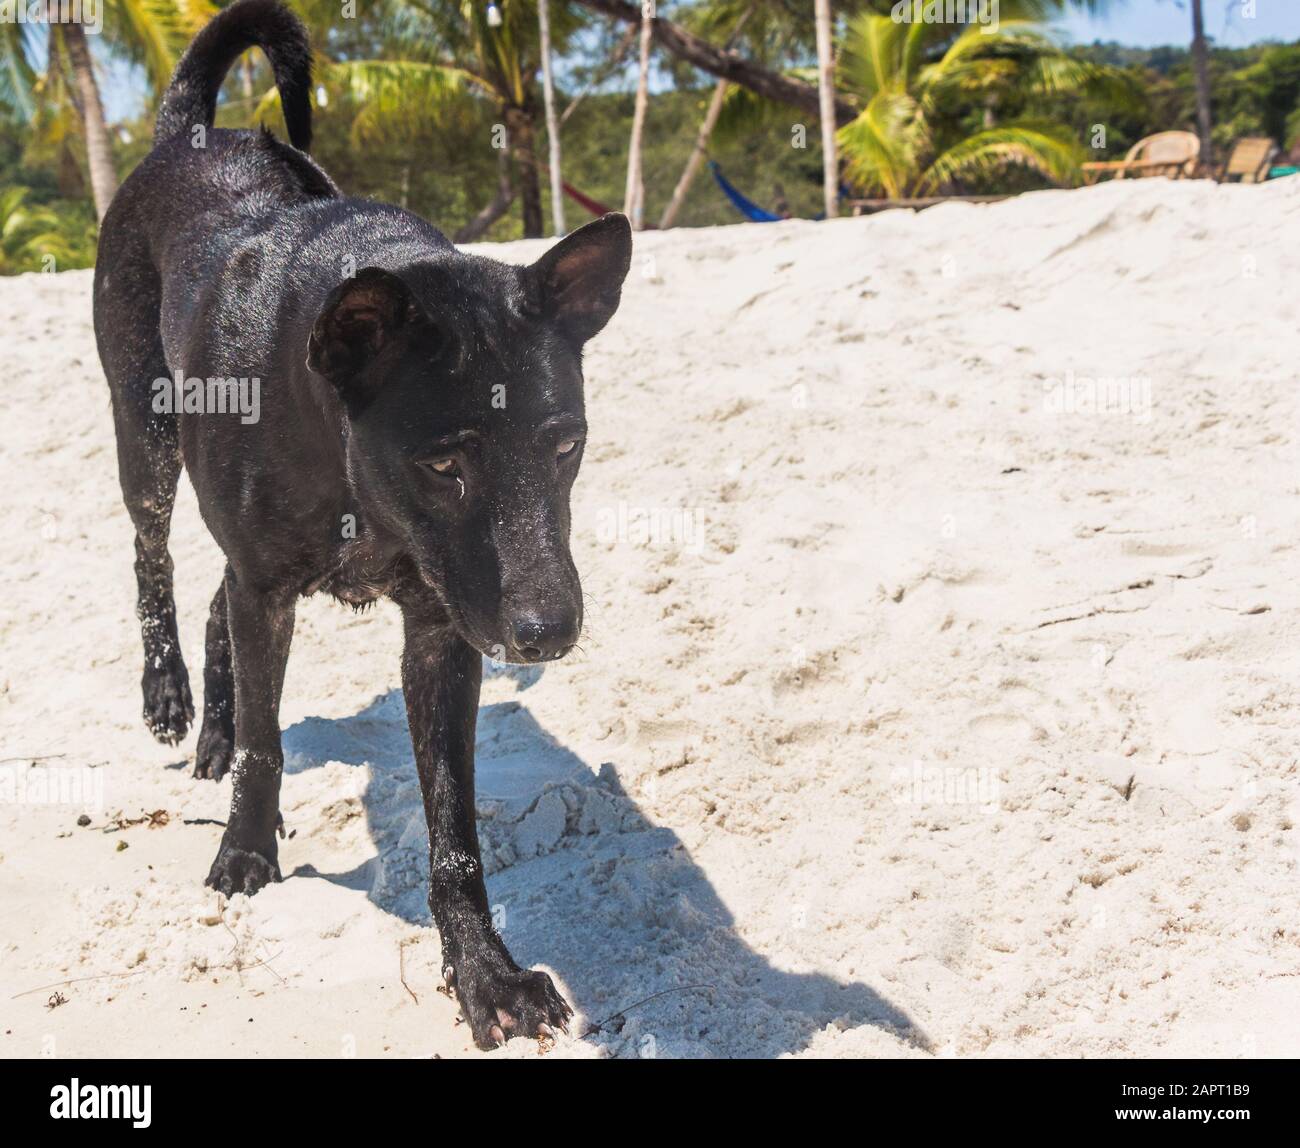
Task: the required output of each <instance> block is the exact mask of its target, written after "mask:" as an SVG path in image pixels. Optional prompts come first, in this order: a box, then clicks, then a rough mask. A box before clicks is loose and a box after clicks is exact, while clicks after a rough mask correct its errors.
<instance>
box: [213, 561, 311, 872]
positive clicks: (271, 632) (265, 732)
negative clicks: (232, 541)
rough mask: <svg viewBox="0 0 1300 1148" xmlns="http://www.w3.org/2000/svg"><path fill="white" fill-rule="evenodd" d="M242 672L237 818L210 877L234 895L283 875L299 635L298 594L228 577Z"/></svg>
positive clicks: (237, 670) (238, 675)
mask: <svg viewBox="0 0 1300 1148" xmlns="http://www.w3.org/2000/svg"><path fill="white" fill-rule="evenodd" d="M226 602H227V612H228V617H229V620H230V646H231V655H232V658H233V662H234V674H235V753H234V763H233V770H232V772H233V776H234V781H233V787H234V791H233V793H232V794H231V798H230V820H229V822H228V823H227V825H226V832H225V835H224V836H223V837H222V838H221V848H220V849H219V850H218V851H217V859H216V860H215V861H213V863H212V870H211V872H209V873H208V879H207V884H209V885H211V886H212V887H213V888H214V889H219V890H221V892H223V893H225V894H227V895H228V896H229V895H232V894H234V893H249V894H252V893H256V892H257V891H258V890H259V889H260V888H261V887H262V886H263V885H265V884H267V883H268V882H271V881H279V880H280V865H279V856H278V849H277V847H276V840H275V833H276V827H277V825H278V823H279V819H280V773H281V770H282V769H283V767H284V754H283V752H282V750H281V748H280V692H281V690H282V689H283V687H284V668H285V665H286V664H287V662H288V660H289V643H290V642H291V641H292V639H293V618H294V596H293V595H292V594H265V593H260V592H258V591H256V590H253V589H251V588H247V587H241V586H240V585H239V582H238V579H236V578H235V577H234V575H233V574H229V573H228V574H227V576H226Z"/></svg>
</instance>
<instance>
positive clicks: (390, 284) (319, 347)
mask: <svg viewBox="0 0 1300 1148" xmlns="http://www.w3.org/2000/svg"><path fill="white" fill-rule="evenodd" d="M419 314H420V312H419V307H418V304H416V302H415V300H414V298H413V296H412V295H411V291H410V288H409V287H407V286H406V284H405V283H403V282H402V280H401V279H399V278H398V277H397V276H396V275H394V274H392V272H389V271H384V270H382V269H381V268H379V267H363V268H362V269H361V270H360V271H358V272H357V273H356V275H355V276H353V278H351V279H345V280H344V281H343V282H342V283H340V284H339V285H338V286H337V287H335V288H334V290H333V291H331V292H330V294H329V297H328V298H327V299H326V300H325V305H324V306H323V307H322V308H321V309H320V314H318V315H317V316H316V322H315V323H314V324H313V325H312V329H311V336H310V338H309V339H308V340H307V366H308V368H309V369H310V370H313V371H315V372H316V373H317V374H318V375H322V376H324V377H325V378H327V379H328V380H329V381H330V382H331V383H333V384H334V385H335V386H336V387H337V388H338V389H339V391H340V392H341V393H342V394H343V396H344V398H346V399H348V400H350V401H356V400H362V401H363V400H365V399H367V398H371V397H373V393H374V392H375V391H377V390H378V387H379V380H377V379H374V378H369V379H368V378H367V372H366V368H367V367H368V366H369V365H370V364H371V363H372V362H373V361H374V359H375V358H376V356H378V355H379V353H380V352H381V351H382V350H383V349H384V347H386V346H387V345H388V344H389V343H390V342H391V341H392V339H393V337H394V336H395V335H396V334H397V332H398V331H399V330H401V328H402V327H404V326H405V325H406V324H408V323H410V322H412V321H413V320H415V319H416V318H417V317H418V315H419Z"/></svg>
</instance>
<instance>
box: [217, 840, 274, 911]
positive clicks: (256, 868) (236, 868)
mask: <svg viewBox="0 0 1300 1148" xmlns="http://www.w3.org/2000/svg"><path fill="white" fill-rule="evenodd" d="M269 852H270V854H271V856H270V857H269V858H268V857H267V856H265V855H263V854H262V853H260V852H257V851H255V850H251V849H240V848H239V847H237V846H235V845H229V844H227V843H226V842H225V841H223V842H222V843H221V848H220V849H219V850H218V851H217V857H216V860H215V861H213V862H212V868H211V870H210V871H209V872H208V877H207V880H206V881H204V882H203V883H204V884H205V885H208V886H210V887H211V888H213V889H216V890H217V892H219V893H224V894H225V895H226V896H227V897H233V896H234V895H235V894H236V893H246V894H247V895H248V896H250V897H251V896H252V895H253V894H254V893H256V892H257V891H258V890H259V889H261V888H263V887H265V886H266V885H269V884H271V883H272V882H274V881H282V880H283V879H284V878H283V877H281V876H280V866H279V863H278V862H277V861H276V860H275V849H274V847H272V848H271V849H270V850H269Z"/></svg>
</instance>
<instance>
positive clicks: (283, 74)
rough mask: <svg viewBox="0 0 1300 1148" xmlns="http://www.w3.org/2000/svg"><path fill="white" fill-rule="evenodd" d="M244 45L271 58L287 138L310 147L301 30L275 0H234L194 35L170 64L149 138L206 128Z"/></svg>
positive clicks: (307, 54) (307, 66) (307, 62)
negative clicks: (170, 73)
mask: <svg viewBox="0 0 1300 1148" xmlns="http://www.w3.org/2000/svg"><path fill="white" fill-rule="evenodd" d="M249 48H261V49H262V51H263V52H265V53H266V58H267V59H268V60H270V62H271V71H272V73H273V74H274V75H275V86H276V87H277V88H279V89H280V106H281V108H282V109H283V111H284V122H285V125H286V126H287V127H288V129H289V141H290V142H291V143H292V144H293V146H294V147H296V148H298V149H299V150H301V151H306V150H307V149H308V148H309V147H310V146H311V47H310V46H309V44H308V42H307V30H306V29H305V28H304V27H303V26H302V23H301V22H300V21H299V19H298V17H297V16H295V15H294V14H293V13H292V12H290V11H289V9H288V8H286V7H285V6H284V5H283V4H281V3H280V2H279V0H237V2H236V3H234V4H232V5H231V6H230V7H229V8H226V9H224V10H223V11H222V12H220V13H218V15H217V16H215V17H214V18H213V19H212V20H211V21H210V22H209V23H208V24H207V25H206V26H205V27H204V29H203V31H201V32H200V33H199V34H198V35H197V36H195V37H194V40H193V42H192V43H191V44H190V46H189V47H188V48H186V49H185V55H183V56H182V57H181V60H180V63H179V64H177V65H176V72H175V74H174V75H173V76H172V82H171V83H170V84H169V85H168V87H167V92H166V94H165V95H164V96H163V101H162V107H161V108H159V109H158V119H157V122H156V123H155V125H154V143H155V144H160V143H162V142H163V141H164V140H167V139H170V138H171V137H172V136H176V135H180V134H181V133H183V132H189V131H190V130H191V129H192V128H193V127H194V125H195V124H202V125H204V126H205V127H211V126H212V123H213V120H214V119H215V118H216V114H217V95H218V94H219V93H220V91H221V83H222V81H223V80H224V79H225V78H226V73H227V72H228V71H229V70H230V66H231V65H232V64H233V63H234V62H235V61H236V60H237V59H239V57H240V56H241V55H243V54H244V52H246V51H248V49H249Z"/></svg>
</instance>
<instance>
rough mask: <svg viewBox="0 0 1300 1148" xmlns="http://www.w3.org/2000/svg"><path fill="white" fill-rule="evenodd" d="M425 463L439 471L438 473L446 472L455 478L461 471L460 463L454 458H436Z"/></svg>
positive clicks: (431, 468)
mask: <svg viewBox="0 0 1300 1148" xmlns="http://www.w3.org/2000/svg"><path fill="white" fill-rule="evenodd" d="M424 465H425V466H427V467H428V468H429V469H430V470H433V471H437V473H438V474H445V475H446V476H447V477H448V478H455V477H456V475H458V474H459V473H460V465H459V464H458V463H457V462H456V460H455V459H454V458H436V459H434V460H433V461H432V462H426V463H425V464H424Z"/></svg>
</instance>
